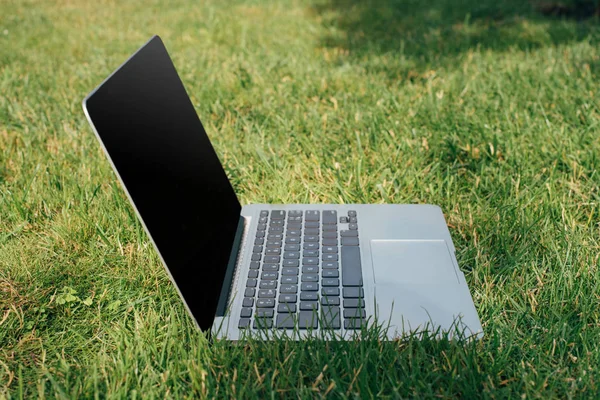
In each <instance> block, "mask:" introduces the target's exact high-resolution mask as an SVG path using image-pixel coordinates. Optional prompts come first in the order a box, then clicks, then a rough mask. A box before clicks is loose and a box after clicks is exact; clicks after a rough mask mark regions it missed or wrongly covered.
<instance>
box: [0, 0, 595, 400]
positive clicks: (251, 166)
mask: <svg viewBox="0 0 600 400" xmlns="http://www.w3.org/2000/svg"><path fill="white" fill-rule="evenodd" d="M426 3H427V4H426ZM167 4H168V5H167ZM154 33H157V34H159V35H161V37H162V38H163V40H164V41H165V43H166V45H167V47H168V48H169V50H170V52H171V54H172V57H173V59H174V61H175V64H176V66H177V68H178V70H179V72H180V74H181V76H182V79H183V81H184V83H185V85H186V87H187V89H188V91H189V93H190V94H191V96H192V99H193V102H194V104H195V106H196V108H197V111H198V113H199V115H200V117H201V119H202V120H203V122H204V125H205V127H206V129H207V131H208V134H209V136H210V137H211V140H212V141H213V143H214V145H215V147H216V149H217V151H218V153H219V155H220V157H221V160H222V161H223V163H224V165H225V168H226V170H227V173H228V174H229V176H230V177H231V179H232V181H233V183H234V185H235V189H236V191H237V193H238V196H239V198H240V201H241V202H242V203H244V204H246V203H258V202H267V203H280V202H283V203H302V202H331V203H362V202H365V203H384V202H386V203H433V204H439V205H440V206H442V208H443V209H444V211H445V214H446V217H447V221H448V224H449V226H450V229H451V233H452V236H453V238H454V241H455V244H456V247H457V249H458V250H457V257H458V260H459V264H460V266H461V268H462V269H463V270H464V271H465V273H466V278H467V281H468V283H469V287H470V289H471V293H472V295H473V298H474V301H475V305H476V307H477V309H478V312H479V315H480V318H481V321H482V323H483V326H484V330H485V333H486V336H485V338H484V339H483V340H482V341H480V342H471V343H460V342H449V341H447V340H440V341H436V340H429V339H426V340H423V341H417V340H414V339H407V340H403V341H398V342H393V343H386V342H380V341H378V340H377V338H376V337H367V338H365V340H363V341H360V342H353V343H323V342H319V341H306V342H303V343H291V342H286V341H282V342H276V343H261V342H254V341H250V342H247V343H241V344H239V345H231V344H229V343H225V342H216V343H213V344H212V345H209V343H208V341H207V339H206V337H205V336H204V335H203V334H202V333H201V332H198V331H197V330H196V329H195V328H194V326H193V323H192V321H191V320H190V318H189V317H188V315H187V314H186V312H185V310H184V307H183V305H182V303H181V301H180V299H179V298H178V296H177V293H176V291H175V290H174V288H173V286H172V285H171V284H170V282H169V280H168V278H167V276H166V274H165V272H164V270H163V267H162V265H161V264H160V261H159V259H158V257H157V255H156V253H155V251H154V249H153V248H152V246H151V245H150V243H149V240H148V238H147V236H146V235H145V233H144V232H143V230H142V229H141V225H140V224H139V222H138V221H137V220H136V218H135V215H134V213H133V211H132V208H131V206H130V205H129V203H128V202H127V200H126V197H125V195H124V193H123V191H122V189H121V188H120V186H119V185H118V183H117V180H116V178H115V175H114V174H113V172H112V171H111V169H110V166H109V164H108V162H107V161H106V159H105V157H104V155H103V153H102V151H101V149H100V146H99V145H98V143H97V142H96V139H95V138H94V135H93V134H92V132H91V129H90V128H89V127H88V125H87V122H86V121H85V118H84V115H83V112H82V110H81V106H80V104H81V100H82V98H83V97H84V96H85V95H86V94H87V93H88V92H89V91H90V90H91V89H92V88H93V87H95V86H96V85H97V84H98V83H99V82H101V81H102V79H104V77H106V75H107V74H109V73H110V72H111V71H112V70H113V69H114V68H115V67H116V66H118V65H119V64H120V63H121V62H122V61H123V60H125V59H126V57H127V56H128V55H129V54H130V53H131V52H133V51H134V50H135V49H136V48H137V47H138V46H140V45H141V44H143V43H144V42H145V41H146V40H147V39H148V38H149V37H150V36H151V35H152V34H154ZM599 45H600V25H599V24H598V21H597V20H594V19H592V20H588V21H583V22H577V21H569V20H560V19H547V18H544V17H542V16H540V15H536V14H535V12H534V11H532V7H531V6H530V4H529V3H527V2H525V1H522V0H505V1H501V2H498V1H496V0H458V1H456V0H432V1H429V2H423V1H417V0H394V1H386V2H384V1H366V2H362V1H358V0H314V1H311V0H284V1H274V0H273V1H257V0H254V1H253V0H238V1H232V2H225V1H216V0H215V1H204V2H187V1H182V0H178V1H169V2H159V1H155V0H150V1H144V2H133V1H94V2H90V1H86V2H84V1H80V2H75V1H72V0H62V1H32V0H27V1H20V0H19V1H17V0H8V1H6V0H4V1H2V3H1V4H0V398H2V397H8V398H20V397H59V398H78V397H121V398H125V397H127V398H134V397H144V398H147V397H156V398H164V397H198V396H200V397H209V398H212V397H236V398H240V397H258V398H267V397H269V398H280V397H321V396H327V395H328V396H331V397H335V398H337V397H342V398H344V397H349V398H358V397H360V398H370V397H380V396H382V397H391V398H396V397H404V398H415V397H417V398H421V397H461V398H471V397H476V396H480V395H481V396H484V397H493V398H514V397H519V396H524V397H532V398H535V397H543V398H568V397H578V398H593V397H599V396H600V372H598V371H599V369H598V365H600V316H599V314H600V271H599V269H598V258H599V254H600V252H599V232H600V231H599V228H600V226H599V225H600V198H599V196H600V193H599V187H600V186H599V185H600V176H599V175H598V172H597V169H598V167H599V166H600V101H599V99H600V88H599V86H598V82H599V80H600V47H599Z"/></svg>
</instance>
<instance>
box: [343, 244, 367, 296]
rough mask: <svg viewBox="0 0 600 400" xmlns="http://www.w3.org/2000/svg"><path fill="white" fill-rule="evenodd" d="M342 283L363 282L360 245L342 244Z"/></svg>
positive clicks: (345, 284) (354, 283) (359, 283)
mask: <svg viewBox="0 0 600 400" xmlns="http://www.w3.org/2000/svg"><path fill="white" fill-rule="evenodd" d="M342 284H343V285H344V286H362V284H363V279H362V266H361V263H360V247H357V246H342Z"/></svg>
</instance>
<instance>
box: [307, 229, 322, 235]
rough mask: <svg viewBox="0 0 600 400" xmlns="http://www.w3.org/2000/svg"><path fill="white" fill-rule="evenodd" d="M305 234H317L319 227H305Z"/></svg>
mask: <svg viewBox="0 0 600 400" xmlns="http://www.w3.org/2000/svg"><path fill="white" fill-rule="evenodd" d="M304 234H305V235H310V236H316V235H318V234H319V228H307V229H305V230H304Z"/></svg>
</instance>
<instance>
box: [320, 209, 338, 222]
mask: <svg viewBox="0 0 600 400" xmlns="http://www.w3.org/2000/svg"><path fill="white" fill-rule="evenodd" d="M323 224H337V211H334V210H327V211H323Z"/></svg>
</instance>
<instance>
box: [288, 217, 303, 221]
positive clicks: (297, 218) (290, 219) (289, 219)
mask: <svg viewBox="0 0 600 400" xmlns="http://www.w3.org/2000/svg"><path fill="white" fill-rule="evenodd" d="M288 222H302V217H294V216H291V215H290V216H289V217H288Z"/></svg>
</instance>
